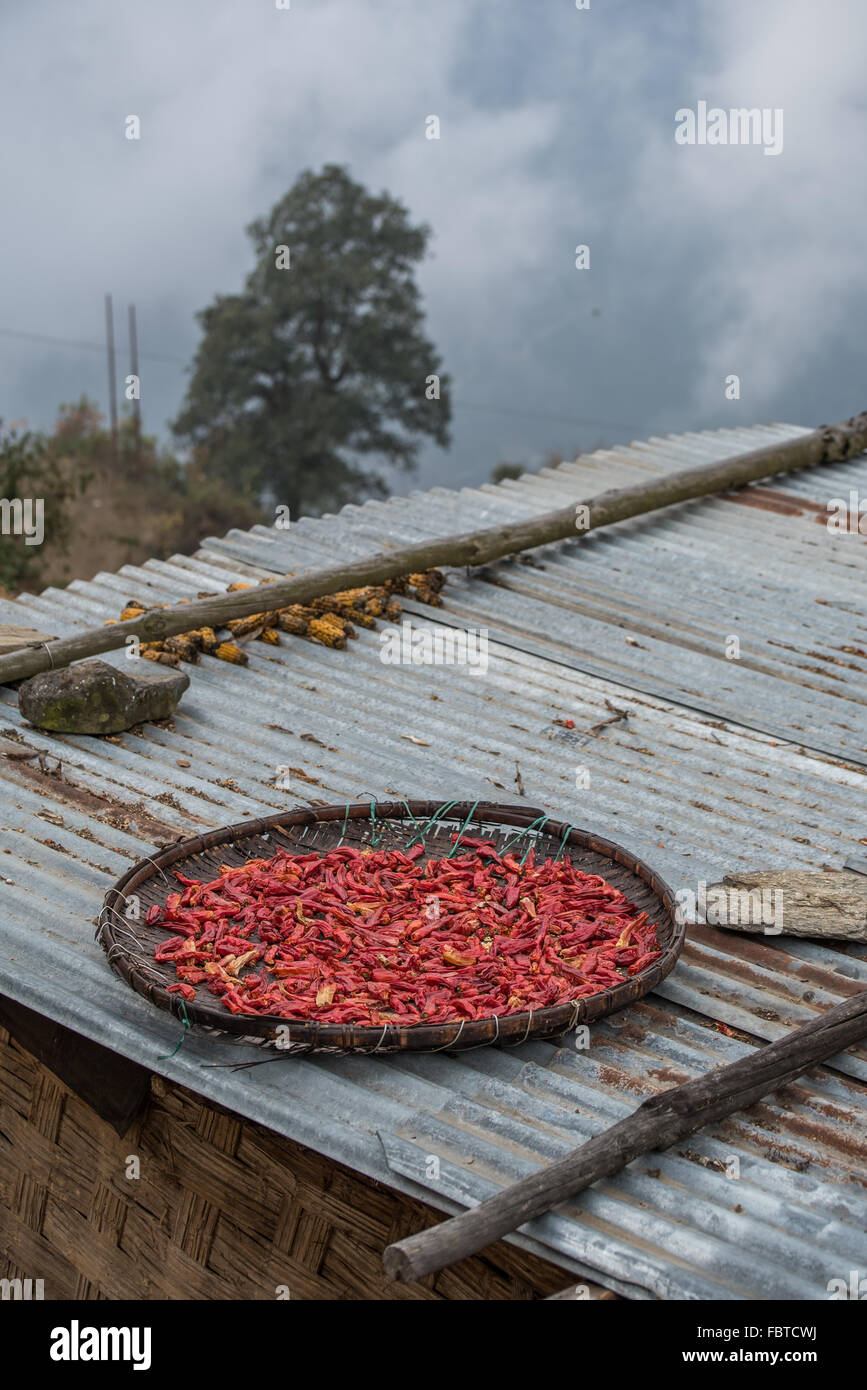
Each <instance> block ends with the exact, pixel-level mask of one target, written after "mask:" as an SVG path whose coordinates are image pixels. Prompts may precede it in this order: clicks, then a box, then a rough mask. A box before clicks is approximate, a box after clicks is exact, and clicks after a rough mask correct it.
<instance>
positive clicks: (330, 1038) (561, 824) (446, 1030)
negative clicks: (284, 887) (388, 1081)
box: [96, 799, 686, 1055]
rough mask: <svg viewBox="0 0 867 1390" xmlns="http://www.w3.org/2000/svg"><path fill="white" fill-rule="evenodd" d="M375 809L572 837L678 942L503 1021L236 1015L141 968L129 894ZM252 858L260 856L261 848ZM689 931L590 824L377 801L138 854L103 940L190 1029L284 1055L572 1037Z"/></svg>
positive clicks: (274, 819)
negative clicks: (130, 943) (657, 911)
mask: <svg viewBox="0 0 867 1390" xmlns="http://www.w3.org/2000/svg"><path fill="white" fill-rule="evenodd" d="M372 807H373V808H375V814H376V819H377V820H382V821H400V820H407V819H412V818H413V817H415V818H416V819H420V818H422V817H426V818H428V819H429V818H430V817H432V816H434V815H435V814H436V813H438V812H439V813H440V824H441V825H443V826H445V825H449V826H450V825H451V824H452V822H455V821H456V822H460V821H463V820H464V818H467V819H469V818H470V816H471V820H472V822H477V823H478V824H480V825H483V824H484V823H485V821H487V822H488V823H489V824H499V825H505V826H514V827H516V828H523V829H525V830H528V831H532V833H533V834H535V835H537V836H541V835H544V836H545V837H546V838H548V837H552V838H561V837H562V839H563V847H564V849H565V848H567V847H568V846H569V845H570V844H574V845H576V847H580V848H582V849H585V850H590V851H591V852H593V853H597V854H600V855H602V856H603V857H605V858H607V859H609V860H612V861H613V862H614V863H617V864H619V865H621V867H623V868H626V869H628V870H629V871H630V872H631V873H633V874H634V875H635V876H636V877H637V878H639V879H640V880H641V881H642V882H643V883H645V884H646V885H647V887H648V888H649V889H650V890H651V892H653V893H654V894H655V896H656V897H657V899H658V900H659V902H660V904H661V906H662V908H663V909H664V912H665V913H666V914H667V921H666V925H667V927H668V941H667V943H666V945H665V946H663V950H662V955H661V956H660V958H659V959H658V960H656V961H654V962H653V963H652V964H651V965H650V966H648V967H647V968H646V969H645V970H642V971H641V972H640V973H639V974H638V975H635V976H632V977H631V978H629V979H628V980H624V981H623V982H622V983H621V984H618V985H613V986H611V987H610V988H609V989H607V990H600V991H599V993H598V994H592V995H589V996H585V997H584V998H581V999H576V1000H572V1001H570V1002H568V1003H565V1004H554V1005H550V1006H548V1007H547V1008H544V1009H536V1010H530V1011H529V1012H525V1013H521V1014H507V1015H501V1016H499V1017H498V1016H497V1015H492V1016H491V1017H489V1018H486V1019H464V1020H460V1021H455V1022H448V1023H438V1024H425V1023H421V1024H419V1023H417V1024H411V1025H401V1024H384V1025H383V1027H382V1028H380V1027H379V1026H378V1025H377V1026H375V1027H370V1026H362V1025H355V1024H335V1023H320V1022H317V1021H312V1022H311V1021H306V1020H297V1021H296V1020H290V1019H285V1018H281V1017H279V1016H278V1015H274V1014H264V1015H263V1014H231V1013H229V1012H228V1011H227V1010H225V1009H221V1008H220V1006H219V1004H217V1003H216V1001H215V1004H214V1006H213V1007H212V1006H210V1005H202V1004H200V1003H199V1002H198V1001H192V1002H190V1003H187V1002H186V1001H185V1000H183V999H182V998H181V996H180V995H177V994H174V995H173V994H168V993H167V990H166V986H165V985H162V986H159V985H157V984H155V982H154V980H153V979H152V978H148V976H147V975H146V974H145V973H144V971H143V970H142V969H141V968H137V966H138V965H139V962H138V961H137V960H136V959H135V958H134V957H133V956H132V955H131V953H130V951H129V949H128V948H127V947H126V946H125V945H124V943H123V942H122V941H120V940H119V939H118V933H117V931H116V929H115V927H114V925H113V922H112V919H113V918H114V917H117V918H119V919H120V920H121V921H122V922H123V923H124V925H125V928H126V929H127V930H128V929H129V919H127V918H125V917H124V916H123V914H122V912H121V911H119V908H120V907H121V906H122V905H123V903H124V901H125V899H126V897H127V896H128V895H129V894H130V893H132V892H133V891H134V890H135V889H136V888H137V887H140V886H141V884H142V883H144V882H146V881H148V880H149V879H152V878H154V877H155V875H156V874H157V873H160V874H163V876H165V874H164V871H165V870H166V869H169V868H171V867H172V866H173V865H174V864H177V863H178V861H181V860H186V859H191V858H193V857H194V856H196V855H197V854H201V853H203V852H205V851H206V850H212V849H214V848H218V847H219V846H221V845H230V844H236V843H237V842H239V841H243V840H245V839H255V838H256V837H257V836H262V835H267V834H269V833H270V832H272V831H279V830H284V829H287V828H291V827H294V826H304V825H315V824H317V823H320V822H321V823H329V822H333V821H336V820H341V821H344V822H345V823H348V822H349V821H353V820H370V818H371V809H372ZM443 807H447V808H448V810H447V813H443V809H442V808H443ZM543 817H544V820H545V823H544V825H543V826H542V828H541V830H537V829H536V827H537V826H538V822H539V821H540V820H541V819H542V818H543ZM465 833H471V832H469V831H466V832H465ZM302 852H303V851H302ZM249 857H251V858H252V857H254V856H253V855H252V854H251V855H250V856H249ZM167 881H168V880H167ZM685 936H686V923H685V920H684V918H683V914H682V913H681V912H680V911H679V908H678V906H677V901H676V898H675V896H674V893H673V892H672V889H671V888H670V887H669V885H668V884H667V883H666V882H665V880H664V879H662V878H661V877H660V875H659V874H658V873H657V872H656V871H655V870H654V869H653V868H651V866H650V865H648V864H647V863H646V862H645V861H644V860H643V859H641V858H640V857H639V856H638V855H635V854H632V853H631V852H630V851H629V850H627V849H625V848H624V847H623V846H622V845H620V844H618V843H617V842H616V841H613V840H609V839H608V838H607V837H605V836H602V835H598V834H597V833H596V832H595V831H591V830H584V829H582V828H581V827H578V826H574V825H572V824H571V822H566V821H559V820H554V819H552V818H550V817H548V816H547V814H546V812H544V811H543V810H541V809H540V808H538V807H528V806H524V805H523V804H521V803H513V804H507V803H498V802H490V801H477V802H470V801H456V802H445V801H430V800H424V801H421V800H414V801H406V800H400V801H377V800H375V799H371V800H368V801H357V802H350V803H346V802H341V803H339V804H336V805H327V806H314V807H309V806H299V807H293V808H290V809H287V810H285V811H278V812H276V813H274V814H272V815H268V816H262V817H259V818H258V819H255V820H253V819H249V820H247V819H245V820H243V821H241V822H239V823H234V824H232V825H225V826H220V827H217V828H216V829H214V830H211V831H205V832H203V833H201V834H199V835H194V836H188V837H178V839H177V840H174V841H172V842H171V843H170V844H168V845H164V846H162V847H158V848H157V849H156V850H155V853H154V854H153V855H148V856H146V857H145V858H143V859H140V860H138V862H137V863H135V864H133V865H132V866H131V867H130V868H129V869H127V871H126V872H125V873H124V874H123V875H122V876H121V877H120V878H119V879H117V880H116V882H115V883H114V884H112V886H111V887H110V888H109V889H108V890H107V892H106V894H105V897H104V899H103V905H102V909H101V911H100V914H99V917H98V919H97V930H96V939H97V940H98V941H99V943H100V945H101V946H102V948H103V950H104V951H105V952H106V955H107V956H108V960H109V964H110V966H111V968H112V970H113V971H114V972H115V973H116V974H117V975H119V976H120V977H121V978H122V979H123V980H125V982H126V983H127V984H128V985H129V986H130V987H131V988H132V989H133V990H135V992H136V993H137V994H140V995H142V996H143V997H144V998H146V999H147V1000H148V1001H149V1002H150V1003H151V1004H154V1005H155V1006H156V1007H157V1008H159V1009H162V1010H163V1011H165V1012H168V1013H171V1014H173V1015H174V1016H175V1017H176V1018H178V1019H181V1020H182V1021H183V1023H184V1026H185V1029H186V1027H187V1026H189V1025H192V1024H198V1025H201V1026H203V1027H205V1028H206V1029H207V1030H208V1031H209V1032H211V1033H216V1032H219V1033H224V1034H230V1035H233V1036H235V1037H236V1038H238V1039H240V1038H241V1037H243V1038H245V1039H246V1040H247V1041H251V1042H259V1043H260V1044H264V1045H268V1044H269V1043H270V1045H271V1046H273V1047H274V1048H275V1049H277V1051H278V1052H285V1053H286V1054H287V1055H289V1054H291V1053H296V1052H311V1051H323V1052H340V1053H345V1052H367V1053H371V1052H376V1053H386V1052H395V1051H424V1052H434V1051H449V1050H463V1049H464V1048H468V1047H477V1046H485V1045H488V1044H493V1043H500V1044H503V1045H509V1044H511V1045H512V1046H518V1045H520V1044H521V1043H523V1042H527V1041H529V1040H530V1039H532V1038H543V1037H552V1036H557V1035H560V1034H565V1033H568V1032H571V1031H572V1030H574V1029H575V1028H577V1027H579V1026H580V1025H581V1024H583V1023H591V1022H593V1021H594V1020H596V1019H599V1018H602V1017H604V1016H605V1015H607V1014H609V1013H613V1012H615V1011H616V1010H619V1009H622V1008H625V1007H627V1006H628V1005H629V1004H632V1003H634V1002H635V1001H636V1000H638V999H641V998H643V996H644V995H645V994H648V993H649V992H650V991H651V990H652V989H654V988H655V987H656V985H658V984H659V983H660V981H661V980H663V979H664V978H665V976H666V975H667V974H668V973H669V972H670V971H671V970H672V969H673V967H674V965H675V963H676V961H677V959H678V957H679V955H680V952H681V950H682V948H683V944H684V940H685Z"/></svg>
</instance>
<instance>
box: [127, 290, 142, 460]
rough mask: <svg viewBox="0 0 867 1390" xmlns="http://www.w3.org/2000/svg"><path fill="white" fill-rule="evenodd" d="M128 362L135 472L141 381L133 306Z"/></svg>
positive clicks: (139, 458) (130, 321) (139, 420)
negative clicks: (132, 392)
mask: <svg viewBox="0 0 867 1390" xmlns="http://www.w3.org/2000/svg"><path fill="white" fill-rule="evenodd" d="M129 362H130V370H131V372H132V374H133V376H134V377H135V395H134V396H133V398H132V421H133V436H134V441H135V443H134V449H135V455H134V456H135V464H136V470H138V466H139V464H140V462H141V400H140V396H141V381H140V379H139V374H138V333H137V331H136V323H135V305H134V304H130V306H129Z"/></svg>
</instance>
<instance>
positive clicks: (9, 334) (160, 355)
mask: <svg viewBox="0 0 867 1390" xmlns="http://www.w3.org/2000/svg"><path fill="white" fill-rule="evenodd" d="M0 337H3V338H24V339H27V341H28V342H31V343H49V344H51V345H53V346H54V347H74V348H84V349H85V351H87V352H100V353H102V352H105V343H85V342H82V341H81V340H80V339H78V338H51V337H49V336H48V335H47V334H45V333H23V332H21V330H20V329H17V328H0ZM139 357H146V358H147V359H148V361H150V362H177V363H179V364H180V365H181V366H184V367H185V366H186V365H187V361H188V359H187V358H186V357H174V356H171V355H169V354H168V353H164V352H140V353H139Z"/></svg>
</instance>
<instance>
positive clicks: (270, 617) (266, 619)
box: [226, 613, 275, 637]
mask: <svg viewBox="0 0 867 1390" xmlns="http://www.w3.org/2000/svg"><path fill="white" fill-rule="evenodd" d="M274 617H275V614H274V613H250V614H249V616H248V617H246V618H230V619H229V621H228V622H227V623H226V627H227V628H228V629H229V631H230V632H231V634H232V636H233V637H249V636H250V633H251V632H257V629H258V631H259V632H261V631H262V628H263V627H273V626H274ZM257 635H258V633H257Z"/></svg>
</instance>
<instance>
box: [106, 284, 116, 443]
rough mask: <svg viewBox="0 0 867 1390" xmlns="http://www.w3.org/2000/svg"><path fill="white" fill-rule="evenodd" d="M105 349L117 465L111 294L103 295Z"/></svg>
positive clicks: (110, 418)
mask: <svg viewBox="0 0 867 1390" xmlns="http://www.w3.org/2000/svg"><path fill="white" fill-rule="evenodd" d="M105 349H106V354H107V356H108V413H109V420H110V422H111V449H112V458H113V462H114V465H115V468H116V467H117V458H118V448H117V445H118V436H117V373H116V370H115V363H114V305H113V304H112V299H111V295H110V294H107V295H106V296H105Z"/></svg>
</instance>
